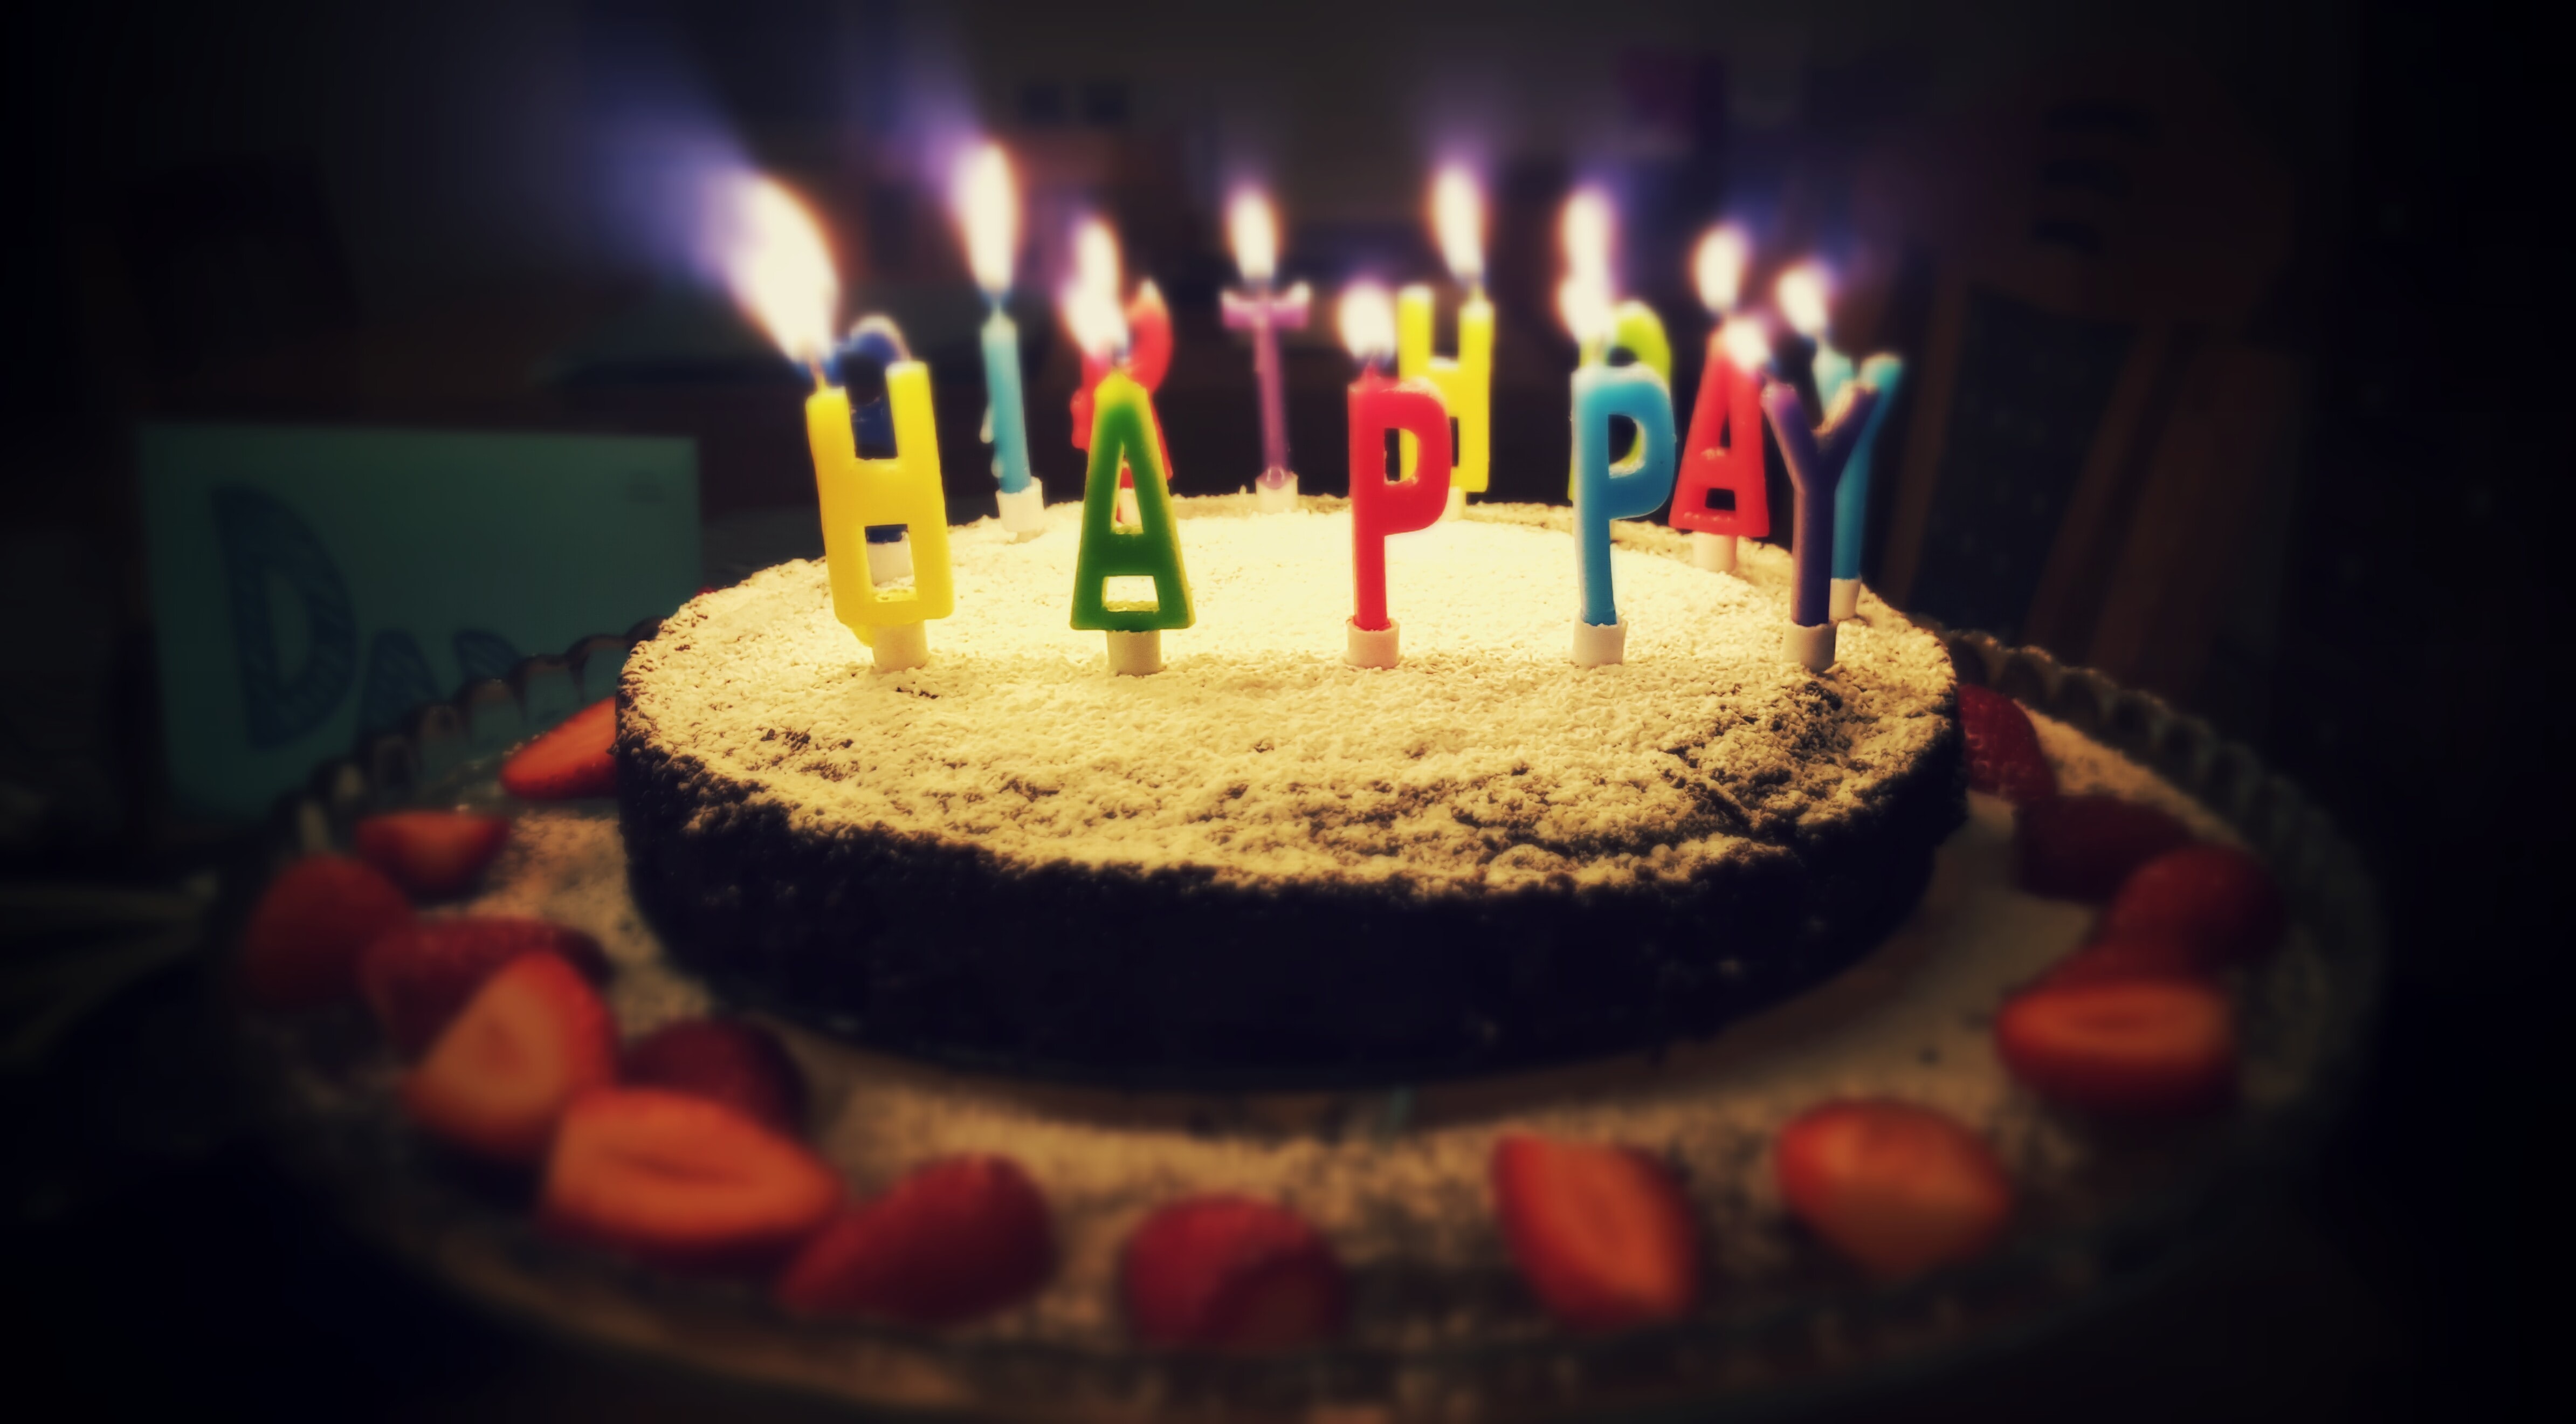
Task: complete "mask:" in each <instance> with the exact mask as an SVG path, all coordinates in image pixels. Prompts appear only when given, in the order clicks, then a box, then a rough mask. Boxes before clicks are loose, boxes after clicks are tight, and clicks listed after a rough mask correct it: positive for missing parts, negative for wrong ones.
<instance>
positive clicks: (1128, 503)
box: [1117, 485, 1145, 529]
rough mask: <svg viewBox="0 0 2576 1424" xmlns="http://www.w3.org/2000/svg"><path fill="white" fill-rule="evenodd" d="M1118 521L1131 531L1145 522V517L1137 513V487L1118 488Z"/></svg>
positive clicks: (1123, 486)
mask: <svg viewBox="0 0 2576 1424" xmlns="http://www.w3.org/2000/svg"><path fill="white" fill-rule="evenodd" d="M1117 519H1118V522H1119V523H1121V524H1124V525H1126V526H1128V527H1129V528H1131V529H1132V528H1135V527H1137V526H1139V525H1141V524H1143V523H1144V522H1145V516H1143V515H1141V514H1138V513H1137V512H1136V487H1135V486H1133V485H1120V486H1119V487H1118V512H1117Z"/></svg>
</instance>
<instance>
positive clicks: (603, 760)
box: [501, 697, 617, 801]
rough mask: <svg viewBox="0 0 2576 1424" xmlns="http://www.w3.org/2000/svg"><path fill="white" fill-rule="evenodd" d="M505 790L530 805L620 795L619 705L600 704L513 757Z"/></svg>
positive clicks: (505, 769)
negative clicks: (525, 800) (529, 802)
mask: <svg viewBox="0 0 2576 1424" xmlns="http://www.w3.org/2000/svg"><path fill="white" fill-rule="evenodd" d="M501 789H502V790H504V791H507V792H509V793H510V794H511V795H513V796H519V797H524V798H526V799H528V800H530V801H566V800H570V799H572V798H573V797H576V796H613V795H616V794H617V699H616V698H614V697H603V698H601V699H599V700H598V701H597V702H594V703H592V704H590V705H589V706H588V707H584V708H583V709H581V710H580V711H578V712H575V713H574V714H572V715H571V716H569V717H567V718H565V719H564V720H563V722H562V723H561V724H560V725H558V726H556V727H555V728H554V730H552V731H550V732H547V733H545V734H544V735H542V736H540V737H538V738H537V739H536V740H535V741H533V742H530V743H528V744H527V745H526V746H524V747H521V748H519V749H518V750H517V751H515V752H512V753H510V759H509V760H507V761H505V762H503V763H501Z"/></svg>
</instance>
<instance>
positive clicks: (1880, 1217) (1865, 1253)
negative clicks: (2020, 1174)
mask: <svg viewBox="0 0 2576 1424" xmlns="http://www.w3.org/2000/svg"><path fill="white" fill-rule="evenodd" d="M1775 1164H1776V1167H1777V1170H1778V1172H1779V1180H1780V1196H1781V1198H1782V1200H1784V1201H1786V1202H1787V1203H1788V1204H1789V1210H1790V1211H1791V1212H1792V1213H1794V1214H1795V1215H1796V1216H1797V1218H1798V1219H1799V1220H1800V1221H1803V1222H1805V1223H1806V1224H1807V1226H1808V1227H1809V1228H1810V1229H1811V1230H1813V1231H1814V1232H1815V1233H1816V1234H1817V1235H1818V1236H1821V1237H1823V1238H1824V1239H1825V1240H1826V1241H1827V1242H1829V1243H1830V1244H1831V1245H1832V1246H1833V1248H1834V1249H1835V1250H1837V1251H1840V1252H1841V1253H1842V1254H1843V1255H1845V1256H1848V1257H1850V1258H1851V1259H1852V1260H1853V1261H1856V1262H1858V1263H1859V1264H1860V1266H1861V1267H1862V1268H1863V1269H1865V1270H1867V1271H1869V1272H1870V1273H1871V1274H1872V1275H1875V1276H1879V1277H1882V1278H1884V1279H1889V1280H1895V1279H1900V1278H1902V1277H1906V1276H1911V1275H1916V1274H1919V1273H1921V1272H1923V1271H1926V1270H1929V1269H1931V1268H1932V1267H1934V1266H1940V1265H1947V1264H1949V1263H1951V1262H1954V1261H1968V1260H1974V1259H1975V1258H1976V1257H1978V1256H1980V1255H1982V1254H1984V1253H1985V1250H1986V1248H1987V1247H1989V1246H1991V1245H1993V1244H1994V1241H1995V1238H1996V1236H1998V1235H2000V1234H2001V1233H2002V1231H2003V1228H2004V1222H2005V1220H2006V1219H2007V1218H2009V1217H2010V1216H2011V1215H2012V1203H2013V1193H2012V1183H2011V1182H2010V1181H2009V1180H2007V1179H2006V1178H2005V1176H2004V1169H2003V1165H2002V1164H2001V1163H1999V1162H1997V1161H1996V1160H1995V1154H1994V1151H1993V1150H1992V1149H1991V1148H1989V1147H1987V1146H1986V1143H1985V1139H1983V1138H1981V1137H1979V1136H1977V1135H1976V1134H1975V1133H1973V1132H1970V1131H1969V1130H1968V1129H1966V1128H1964V1127H1962V1126H1960V1125H1959V1124H1958V1123H1956V1122H1954V1121H1952V1120H1951V1119H1950V1118H1948V1117H1946V1116H1944V1115H1942V1114H1940V1113H1937V1112H1934V1111H1933V1110H1932V1109H1930V1108H1926V1107H1917V1106H1915V1105H1914V1104H1912V1103H1898V1102H1840V1103H1827V1104H1826V1105H1824V1106H1823V1107H1820V1108H1815V1109H1812V1110H1810V1111H1808V1112H1807V1113H1805V1114H1803V1115H1801V1116H1800V1117H1799V1118H1798V1119H1797V1120H1796V1121H1795V1122H1792V1123H1790V1124H1789V1125H1788V1126H1787V1127H1784V1128H1782V1129H1780V1140H1779V1143H1778V1146H1777V1149H1776V1154H1775Z"/></svg>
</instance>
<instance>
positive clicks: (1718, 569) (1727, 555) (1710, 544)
mask: <svg viewBox="0 0 2576 1424" xmlns="http://www.w3.org/2000/svg"><path fill="white" fill-rule="evenodd" d="M1691 562H1692V563H1693V564H1695V565H1697V566H1698V567H1700V568H1703V569H1706V570H1708V571H1709V572H1710V573H1713V574H1731V573H1733V572H1735V536H1734V535H1732V534H1709V533H1705V532H1703V531H1701V530H1697V529H1694V530H1692V531H1691Z"/></svg>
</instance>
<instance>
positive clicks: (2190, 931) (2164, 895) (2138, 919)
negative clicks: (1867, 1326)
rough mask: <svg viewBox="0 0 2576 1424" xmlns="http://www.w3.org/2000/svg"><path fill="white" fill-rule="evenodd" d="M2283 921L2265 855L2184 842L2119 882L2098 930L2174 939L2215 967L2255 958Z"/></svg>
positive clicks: (2105, 933) (2276, 934)
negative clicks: (2256, 856) (2259, 856)
mask: <svg viewBox="0 0 2576 1424" xmlns="http://www.w3.org/2000/svg"><path fill="white" fill-rule="evenodd" d="M2288 927H2289V917H2288V915H2287V914H2286V913H2285V912H2284V911H2283V910H2282V908H2281V890H2280V887H2279V886H2277V885H2275V884H2273V882H2272V872H2270V871H2268V870H2266V869H2264V868H2263V862H2261V861H2259V860H2256V859H2255V858H2254V857H2252V856H2250V855H2247V854H2246V853H2245V852H2243V851H2241V850H2238V849H2236V848H2235V847H2234V846H2223V845H2188V846H2184V847H2183V848H2181V849H2180V850H2171V851H2167V852H2165V853H2164V854H2163V855H2160V856H2157V857H2156V858H2155V859H2153V860H2151V861H2148V862H2147V863H2146V864H2144V865H2142V866H2139V867H2138V868H2137V870H2136V871H2134V872H2132V873H2131V874H2130V876H2129V878H2128V879H2127V880H2125V881H2123V882H2121V884H2120V889H2119V892H2118V893H2117V894H2115V895H2113V896H2112V897H2111V904H2110V907H2109V908H2107V909H2105V910H2104V911H2103V912H2102V925H2101V929H2100V930H2099V931H2098V933H2099V934H2100V935H2101V936H2102V937H2103V938H2105V939H2109V938H2111V937H2113V936H2127V935H2159V936H2164V937H2168V938H2172V939H2178V940H2181V941H2183V942H2184V943H2186V944H2189V945H2191V946H2193V947H2194V948H2195V949H2197V950H2198V951H2199V952H2200V955H2201V962H2202V963H2204V964H2207V965H2212V966H2216V965H2222V964H2237V963H2242V962H2243V961H2245V960H2249V959H2255V958H2259V957H2260V956H2262V955H2263V954H2265V953H2267V952H2269V951H2270V950H2271V949H2272V947H2273V946H2274V945H2277V944H2279V943H2280V942H2281V936H2282V934H2283V933H2284V932H2285V931H2286V930H2287V929H2288Z"/></svg>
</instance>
